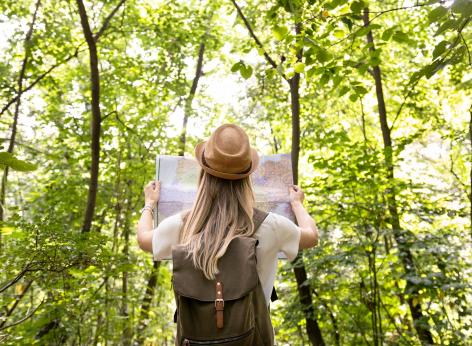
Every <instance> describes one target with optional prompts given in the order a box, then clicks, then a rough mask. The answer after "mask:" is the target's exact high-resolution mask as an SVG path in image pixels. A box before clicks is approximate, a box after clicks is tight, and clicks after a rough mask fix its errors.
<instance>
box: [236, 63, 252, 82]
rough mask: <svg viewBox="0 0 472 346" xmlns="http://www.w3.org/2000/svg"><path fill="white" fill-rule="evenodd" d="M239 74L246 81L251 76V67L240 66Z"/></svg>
mask: <svg viewBox="0 0 472 346" xmlns="http://www.w3.org/2000/svg"><path fill="white" fill-rule="evenodd" d="M239 73H240V74H241V77H243V78H244V79H248V78H249V77H251V75H252V67H251V66H249V65H242V66H241V68H240V69H239Z"/></svg>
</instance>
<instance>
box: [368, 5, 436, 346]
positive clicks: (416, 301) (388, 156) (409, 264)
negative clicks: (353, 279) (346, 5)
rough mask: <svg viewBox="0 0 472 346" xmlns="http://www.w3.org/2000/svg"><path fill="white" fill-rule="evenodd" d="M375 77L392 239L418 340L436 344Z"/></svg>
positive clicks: (377, 75)
mask: <svg viewBox="0 0 472 346" xmlns="http://www.w3.org/2000/svg"><path fill="white" fill-rule="evenodd" d="M363 19H364V26H368V25H369V23H370V20H369V9H368V8H365V9H364V16H363ZM367 43H368V44H370V47H369V50H370V51H371V52H373V51H375V47H374V38H373V35H372V31H369V32H368V34H367ZM372 74H373V78H374V81H375V92H376V96H377V103H378V109H379V120H380V129H381V131H382V138H383V144H384V155H385V165H386V168H387V179H388V181H389V183H390V184H391V188H390V191H388V194H387V196H386V198H387V203H388V210H389V213H390V224H391V225H392V230H393V236H394V238H395V241H396V242H397V244H398V252H399V256H400V259H401V262H402V265H403V268H404V270H405V272H406V274H407V285H406V288H405V290H406V292H409V294H408V298H407V302H408V305H409V308H410V312H411V315H412V318H413V323H414V326H415V329H416V332H417V333H418V337H419V339H420V341H421V343H422V344H423V345H430V344H433V336H432V334H431V331H430V329H429V327H428V323H427V321H425V319H426V316H424V315H423V310H422V307H421V304H420V297H419V289H418V287H417V286H416V285H415V284H414V283H413V282H411V280H409V279H408V277H416V276H417V273H416V268H415V263H414V259H413V254H412V253H411V251H410V248H409V246H408V242H407V239H406V235H407V234H406V232H404V231H403V230H402V229H401V225H400V215H399V213H398V208H397V201H396V192H395V187H394V184H395V182H394V166H393V148H392V138H391V133H390V128H389V126H388V122H387V109H386V107H385V98H384V94H383V87H382V75H381V71H380V67H379V66H378V65H377V66H374V67H373V68H372Z"/></svg>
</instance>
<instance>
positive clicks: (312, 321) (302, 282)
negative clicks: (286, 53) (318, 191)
mask: <svg viewBox="0 0 472 346" xmlns="http://www.w3.org/2000/svg"><path fill="white" fill-rule="evenodd" d="M300 32H301V24H297V25H296V33H297V34H300ZM297 57H298V61H301V58H302V52H301V50H300V51H299V52H297ZM289 85H290V99H291V111H292V172H293V183H294V184H295V185H296V184H298V158H299V156H300V93H299V88H300V74H299V73H295V75H294V76H293V77H292V78H291V79H290V80H289ZM294 263H295V266H294V268H293V271H294V273H295V278H296V280H297V288H298V295H299V296H300V303H301V304H302V308H303V313H304V315H305V320H306V332H307V334H308V338H309V339H310V342H311V344H312V345H314V346H321V345H324V344H325V343H324V340H323V336H322V335H321V330H320V327H319V325H318V321H317V320H316V316H315V309H314V306H313V299H312V296H311V285H310V284H309V283H308V282H307V279H308V278H307V274H306V269H305V263H304V260H303V254H302V253H301V252H299V253H298V255H297V258H296V259H295V260H294Z"/></svg>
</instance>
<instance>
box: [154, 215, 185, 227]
mask: <svg viewBox="0 0 472 346" xmlns="http://www.w3.org/2000/svg"><path fill="white" fill-rule="evenodd" d="M183 217H184V212H183V211H180V212H178V213H175V214H172V215H170V216H167V217H166V218H164V219H163V220H162V221H161V222H159V226H160V227H179V226H180V225H181V224H182V223H183Z"/></svg>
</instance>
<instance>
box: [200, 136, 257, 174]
mask: <svg viewBox="0 0 472 346" xmlns="http://www.w3.org/2000/svg"><path fill="white" fill-rule="evenodd" d="M206 143H207V141H203V142H200V143H198V144H197V145H196V146H195V158H196V159H197V162H198V164H199V165H200V166H201V167H202V169H203V170H204V171H205V172H207V173H208V174H210V175H213V176H215V177H218V178H223V179H228V180H238V179H242V178H246V177H248V176H249V175H250V174H251V173H253V172H254V171H255V170H256V169H257V167H259V154H258V153H257V150H256V149H254V148H251V169H250V170H249V171H248V172H245V173H226V172H220V171H216V170H214V169H212V168H210V167H208V166H207V165H205V164H204V163H203V151H204V150H205V145H206Z"/></svg>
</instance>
